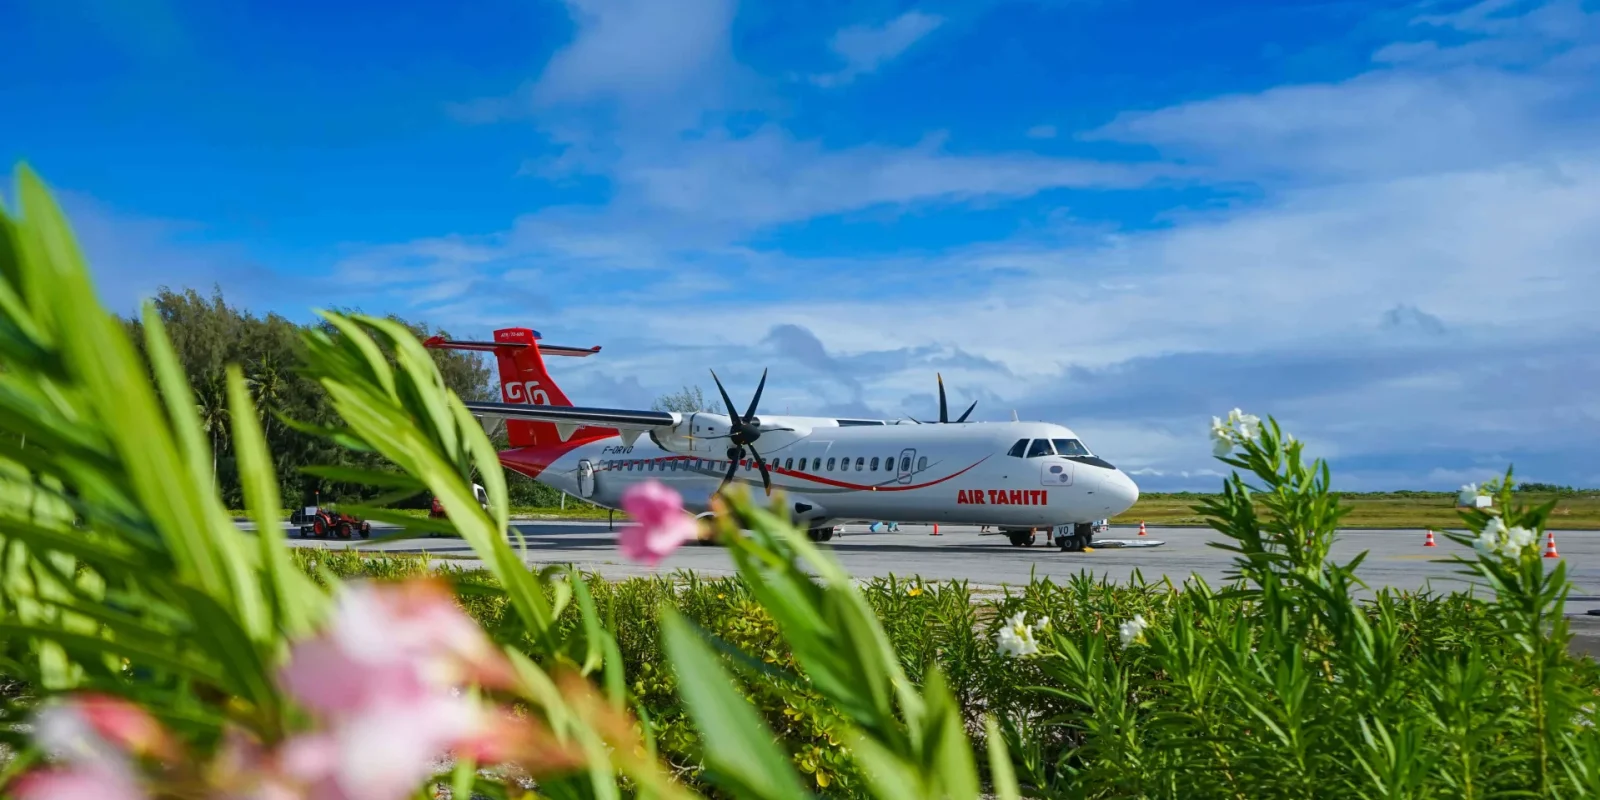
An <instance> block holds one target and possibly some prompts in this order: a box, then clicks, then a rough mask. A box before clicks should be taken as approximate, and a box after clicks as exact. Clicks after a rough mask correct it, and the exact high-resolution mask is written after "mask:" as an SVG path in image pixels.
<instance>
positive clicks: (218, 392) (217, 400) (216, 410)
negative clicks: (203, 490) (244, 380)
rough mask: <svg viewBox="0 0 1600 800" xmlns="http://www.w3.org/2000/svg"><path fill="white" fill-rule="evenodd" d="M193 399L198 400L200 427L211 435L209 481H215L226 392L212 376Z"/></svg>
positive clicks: (225, 414)
mask: <svg viewBox="0 0 1600 800" xmlns="http://www.w3.org/2000/svg"><path fill="white" fill-rule="evenodd" d="M195 399H196V400H199V402H198V403H196V404H195V411H197V412H199V414H200V428H201V429H202V430H204V431H205V432H206V433H208V434H210V435H211V481H212V483H215V482H216V480H217V450H218V448H219V441H220V439H219V437H221V435H222V433H223V432H224V431H226V430H227V427H228V419H229V414H228V399H227V392H225V391H223V388H222V382H221V381H219V380H217V379H216V378H215V377H213V378H211V379H210V380H208V381H206V383H205V384H204V385H203V386H201V387H200V391H199V392H197V393H196V394H195Z"/></svg>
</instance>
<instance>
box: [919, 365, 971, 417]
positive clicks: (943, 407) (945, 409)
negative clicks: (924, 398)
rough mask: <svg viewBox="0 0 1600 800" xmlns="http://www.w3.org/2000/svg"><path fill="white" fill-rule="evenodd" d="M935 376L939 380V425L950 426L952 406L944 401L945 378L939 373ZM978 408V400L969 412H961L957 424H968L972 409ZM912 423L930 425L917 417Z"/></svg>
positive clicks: (968, 408) (968, 409) (969, 408)
mask: <svg viewBox="0 0 1600 800" xmlns="http://www.w3.org/2000/svg"><path fill="white" fill-rule="evenodd" d="M935 375H936V376H937V377H938V379H939V424H940V425H948V424H949V423H950V406H949V404H948V403H946V402H945V399H944V376H943V375H940V374H938V373H935ZM977 407H978V401H976V400H974V401H972V405H970V406H967V410H966V411H963V412H961V416H960V417H959V418H957V419H956V422H958V423H960V422H966V421H967V416H968V415H970V414H971V413H972V409H974V408H977ZM911 421H912V422H915V423H917V424H918V425H924V424H928V423H924V422H923V421H922V420H920V419H917V418H916V417H912V418H911Z"/></svg>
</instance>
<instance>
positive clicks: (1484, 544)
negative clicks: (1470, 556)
mask: <svg viewBox="0 0 1600 800" xmlns="http://www.w3.org/2000/svg"><path fill="white" fill-rule="evenodd" d="M1472 549H1474V550H1476V551H1478V555H1480V556H1492V555H1494V554H1495V552H1496V551H1498V550H1499V549H1500V543H1499V542H1497V541H1495V539H1494V537H1493V536H1490V535H1489V534H1488V533H1487V532H1485V533H1482V534H1480V535H1479V536H1478V538H1477V539H1474V540H1473V542H1472Z"/></svg>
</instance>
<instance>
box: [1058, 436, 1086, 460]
mask: <svg viewBox="0 0 1600 800" xmlns="http://www.w3.org/2000/svg"><path fill="white" fill-rule="evenodd" d="M1055 443H1056V455H1058V456H1086V455H1089V448H1087V447H1084V446H1083V442H1080V441H1078V440H1077V439H1056V440H1055Z"/></svg>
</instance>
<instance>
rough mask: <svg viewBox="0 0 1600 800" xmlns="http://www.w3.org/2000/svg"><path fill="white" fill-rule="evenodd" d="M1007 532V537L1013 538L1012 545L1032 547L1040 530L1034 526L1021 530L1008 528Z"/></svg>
mask: <svg viewBox="0 0 1600 800" xmlns="http://www.w3.org/2000/svg"><path fill="white" fill-rule="evenodd" d="M1005 533H1006V538H1008V539H1010V540H1011V546H1012V547H1032V546H1033V542H1034V540H1035V539H1037V538H1038V532H1037V531H1035V530H1034V529H1033V528H1027V529H1025V530H1020V531H1019V530H1008V531H1006V532H1005Z"/></svg>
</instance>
